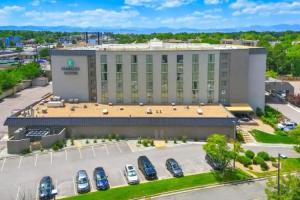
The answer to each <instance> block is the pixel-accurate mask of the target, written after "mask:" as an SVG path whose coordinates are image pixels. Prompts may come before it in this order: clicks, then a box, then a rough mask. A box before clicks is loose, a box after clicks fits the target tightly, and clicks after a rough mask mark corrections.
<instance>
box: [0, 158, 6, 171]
mask: <svg viewBox="0 0 300 200" xmlns="http://www.w3.org/2000/svg"><path fill="white" fill-rule="evenodd" d="M5 161H6V158H4V160H3V163H2V166H1V172H2V171H3V168H4V163H5Z"/></svg>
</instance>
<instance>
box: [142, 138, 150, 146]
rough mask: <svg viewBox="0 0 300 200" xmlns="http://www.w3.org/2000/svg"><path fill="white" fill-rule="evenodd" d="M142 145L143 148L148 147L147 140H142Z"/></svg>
mask: <svg viewBox="0 0 300 200" xmlns="http://www.w3.org/2000/svg"><path fill="white" fill-rule="evenodd" d="M142 144H143V146H144V147H148V146H149V144H148V140H147V139H146V140H142Z"/></svg>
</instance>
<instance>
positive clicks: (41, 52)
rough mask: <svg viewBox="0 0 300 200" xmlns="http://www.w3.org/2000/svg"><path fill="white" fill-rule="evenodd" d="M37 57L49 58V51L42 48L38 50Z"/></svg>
mask: <svg viewBox="0 0 300 200" xmlns="http://www.w3.org/2000/svg"><path fill="white" fill-rule="evenodd" d="M39 56H40V57H41V58H47V57H49V56H50V52H49V49H48V48H42V49H40V50H39Z"/></svg>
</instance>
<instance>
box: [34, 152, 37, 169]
mask: <svg viewBox="0 0 300 200" xmlns="http://www.w3.org/2000/svg"><path fill="white" fill-rule="evenodd" d="M37 158H38V154H35V160H34V166H35V167H36V164H37Z"/></svg>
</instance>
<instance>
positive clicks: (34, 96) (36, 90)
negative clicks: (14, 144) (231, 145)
mask: <svg viewBox="0 0 300 200" xmlns="http://www.w3.org/2000/svg"><path fill="white" fill-rule="evenodd" d="M49 92H52V84H49V85H47V86H45V87H31V88H27V89H25V90H22V91H20V92H18V93H16V94H15V95H13V96H10V97H7V98H5V99H3V100H2V101H0V111H1V113H0V139H1V138H2V137H3V135H4V134H5V133H7V127H6V126H3V123H4V122H5V119H6V118H7V117H9V116H10V115H11V112H12V111H13V110H15V109H23V108H25V107H26V106H28V105H30V104H32V103H34V102H35V101H37V100H39V99H40V98H41V97H42V96H44V95H45V94H47V93H49Z"/></svg>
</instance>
